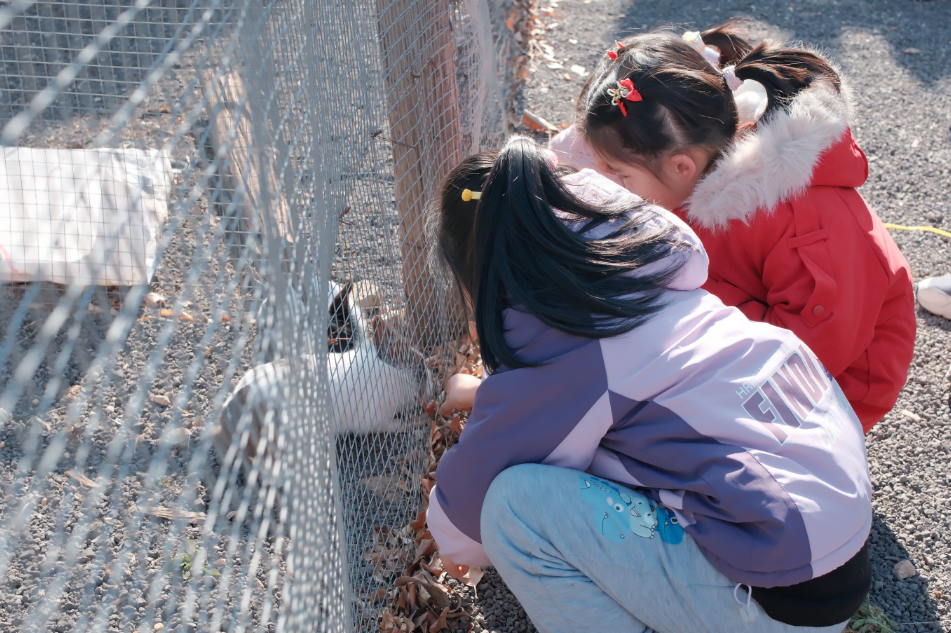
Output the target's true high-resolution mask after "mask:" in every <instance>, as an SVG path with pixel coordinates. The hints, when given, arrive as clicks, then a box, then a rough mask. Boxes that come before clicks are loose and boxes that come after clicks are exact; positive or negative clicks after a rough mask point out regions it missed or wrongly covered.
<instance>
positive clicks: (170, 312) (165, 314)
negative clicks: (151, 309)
mask: <svg viewBox="0 0 951 633" xmlns="http://www.w3.org/2000/svg"><path fill="white" fill-rule="evenodd" d="M159 314H160V315H161V316H163V317H170V316H174V315H175V311H174V310H159Z"/></svg>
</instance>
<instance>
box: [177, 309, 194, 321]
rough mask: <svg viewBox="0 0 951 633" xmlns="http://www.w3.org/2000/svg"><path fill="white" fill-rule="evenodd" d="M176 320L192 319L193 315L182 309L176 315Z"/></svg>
mask: <svg viewBox="0 0 951 633" xmlns="http://www.w3.org/2000/svg"><path fill="white" fill-rule="evenodd" d="M178 320H179V321H194V320H195V317H193V316H192V315H190V314H188V313H187V312H185V311H184V310H183V311H182V313H181V314H179V315H178Z"/></svg>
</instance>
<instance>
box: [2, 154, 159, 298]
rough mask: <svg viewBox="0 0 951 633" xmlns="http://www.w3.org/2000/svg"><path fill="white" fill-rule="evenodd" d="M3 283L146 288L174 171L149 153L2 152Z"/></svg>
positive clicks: (152, 266) (155, 258)
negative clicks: (135, 286) (138, 286)
mask: <svg viewBox="0 0 951 633" xmlns="http://www.w3.org/2000/svg"><path fill="white" fill-rule="evenodd" d="M2 152H3V159H2V160H0V282H11V281H31V280H42V281H52V282H55V283H61V284H70V283H82V284H100V285H117V286H130V285H135V284H145V283H149V282H150V281H151V279H152V275H153V274H154V273H155V267H156V265H157V263H158V259H157V257H156V249H157V242H158V239H159V236H160V235H161V233H162V229H163V227H164V224H165V220H166V218H167V216H168V199H169V193H170V188H171V182H172V181H171V165H170V163H169V159H168V155H167V154H166V152H164V151H161V150H157V149H149V150H139V149H88V150H85V149H79V150H68V149H36V148H29V147H5V148H2Z"/></svg>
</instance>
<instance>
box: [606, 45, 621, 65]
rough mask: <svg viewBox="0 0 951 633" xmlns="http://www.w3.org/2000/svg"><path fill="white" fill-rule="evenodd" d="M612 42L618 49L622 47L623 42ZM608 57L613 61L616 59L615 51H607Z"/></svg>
mask: <svg viewBox="0 0 951 633" xmlns="http://www.w3.org/2000/svg"><path fill="white" fill-rule="evenodd" d="M614 44H615V45H616V46H617V49H618V50H619V51H620V50H621V49H622V48H624V44H621V43H620V42H615V43H614ZM608 59H610V60H611V61H612V62H613V61H614V60H616V59H617V53H615V52H614V51H608Z"/></svg>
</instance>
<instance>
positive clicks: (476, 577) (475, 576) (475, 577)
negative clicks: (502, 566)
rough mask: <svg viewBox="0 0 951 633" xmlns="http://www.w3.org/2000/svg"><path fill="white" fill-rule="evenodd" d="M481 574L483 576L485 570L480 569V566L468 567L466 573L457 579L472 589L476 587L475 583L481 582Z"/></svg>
mask: <svg viewBox="0 0 951 633" xmlns="http://www.w3.org/2000/svg"><path fill="white" fill-rule="evenodd" d="M483 576H485V572H483V571H482V568H481V567H469V571H468V572H467V573H466V575H465V576H463V577H462V578H460V579H459V580H460V581H462V582H463V583H465V584H467V585H469V586H470V587H472V588H473V589H476V588H477V585H478V584H479V583H480V582H482V577H483Z"/></svg>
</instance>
